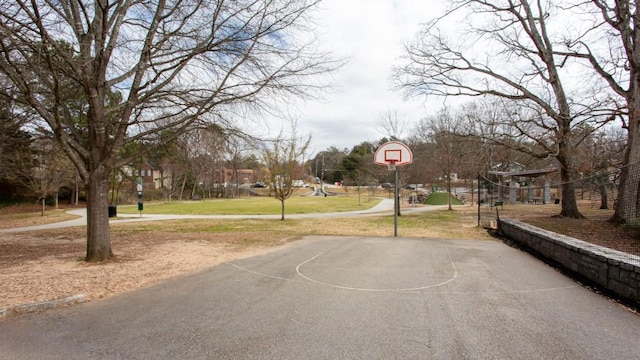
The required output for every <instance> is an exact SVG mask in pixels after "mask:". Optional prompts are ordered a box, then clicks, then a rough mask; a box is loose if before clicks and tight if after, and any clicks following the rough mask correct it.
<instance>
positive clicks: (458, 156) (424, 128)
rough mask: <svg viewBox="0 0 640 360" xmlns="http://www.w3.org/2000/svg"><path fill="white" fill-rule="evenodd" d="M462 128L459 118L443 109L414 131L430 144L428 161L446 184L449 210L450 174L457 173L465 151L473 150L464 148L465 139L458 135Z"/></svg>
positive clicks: (423, 121)
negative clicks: (430, 151)
mask: <svg viewBox="0 0 640 360" xmlns="http://www.w3.org/2000/svg"><path fill="white" fill-rule="evenodd" d="M462 126H463V123H462V122H461V121H460V118H456V117H454V116H452V115H451V114H450V113H449V112H448V111H447V109H443V110H442V111H440V113H439V114H438V115H436V116H434V117H430V118H424V119H422V120H421V121H420V122H419V123H418V125H417V127H416V129H415V133H416V134H418V136H419V137H421V138H422V140H423V142H427V143H431V144H432V146H431V147H430V148H431V150H432V153H431V156H430V159H431V160H430V161H431V162H432V163H433V164H434V165H435V166H436V167H437V169H438V170H439V174H438V175H439V176H440V177H442V178H443V179H444V180H445V182H446V184H447V193H448V197H447V204H448V208H449V210H452V207H451V194H452V174H453V173H454V172H457V169H458V168H459V167H460V164H461V163H462V160H463V159H464V158H465V155H466V154H467V151H469V150H471V151H472V150H473V149H469V148H467V147H465V146H464V144H465V137H464V136H462V135H459V134H460V133H462V128H461V127H462Z"/></svg>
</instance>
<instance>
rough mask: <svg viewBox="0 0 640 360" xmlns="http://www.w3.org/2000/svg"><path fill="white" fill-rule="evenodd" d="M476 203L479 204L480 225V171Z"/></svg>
mask: <svg viewBox="0 0 640 360" xmlns="http://www.w3.org/2000/svg"><path fill="white" fill-rule="evenodd" d="M472 186H473V185H472ZM476 203H477V204H478V226H480V173H478V201H476Z"/></svg>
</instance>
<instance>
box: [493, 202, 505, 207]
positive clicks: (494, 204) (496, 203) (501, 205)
mask: <svg viewBox="0 0 640 360" xmlns="http://www.w3.org/2000/svg"><path fill="white" fill-rule="evenodd" d="M498 206H500V208H501V209H504V201H495V202H494V203H493V205H492V206H491V207H498Z"/></svg>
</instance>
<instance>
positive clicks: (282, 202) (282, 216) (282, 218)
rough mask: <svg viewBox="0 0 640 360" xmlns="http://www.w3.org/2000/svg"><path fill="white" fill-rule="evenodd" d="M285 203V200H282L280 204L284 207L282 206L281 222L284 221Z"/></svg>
mask: <svg viewBox="0 0 640 360" xmlns="http://www.w3.org/2000/svg"><path fill="white" fill-rule="evenodd" d="M284 201H285V199H280V203H281V204H282V206H281V209H282V215H281V216H280V220H284Z"/></svg>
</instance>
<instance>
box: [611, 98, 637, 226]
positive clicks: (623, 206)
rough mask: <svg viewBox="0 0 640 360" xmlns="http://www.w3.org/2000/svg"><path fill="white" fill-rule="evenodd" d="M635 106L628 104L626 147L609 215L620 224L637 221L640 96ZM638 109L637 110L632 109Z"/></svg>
mask: <svg viewBox="0 0 640 360" xmlns="http://www.w3.org/2000/svg"><path fill="white" fill-rule="evenodd" d="M636 102H637V103H638V104H636V106H629V129H628V130H629V132H628V135H627V148H626V150H625V154H624V162H623V163H624V164H625V165H627V166H625V167H623V168H622V172H621V173H620V187H619V188H618V199H617V201H616V210H615V212H614V213H613V216H612V217H611V220H610V221H612V222H615V223H620V224H635V223H636V222H637V221H638V214H637V203H638V187H639V186H640V126H638V125H639V124H638V123H639V122H640V114H639V113H638V111H639V110H640V98H639V100H638V101H636ZM634 109H639V110H634Z"/></svg>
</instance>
